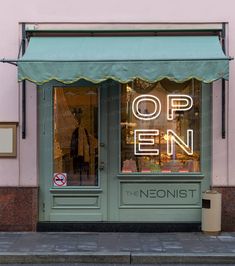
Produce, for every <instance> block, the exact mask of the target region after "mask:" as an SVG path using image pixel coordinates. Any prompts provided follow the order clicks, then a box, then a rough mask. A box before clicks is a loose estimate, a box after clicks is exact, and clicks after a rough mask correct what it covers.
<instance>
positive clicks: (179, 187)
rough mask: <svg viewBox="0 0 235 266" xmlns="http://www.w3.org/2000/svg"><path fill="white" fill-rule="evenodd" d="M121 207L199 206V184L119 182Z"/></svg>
mask: <svg viewBox="0 0 235 266" xmlns="http://www.w3.org/2000/svg"><path fill="white" fill-rule="evenodd" d="M120 198H121V203H120V205H121V206H128V205H131V206H146V205H151V206H152V205H155V206H161V205H163V206H166V205H171V206H177V205H197V206H200V183H196V182H195V183H180V182H173V183H165V182H162V183H159V182H148V183H144V182H133V183H132V182H121V197H120Z"/></svg>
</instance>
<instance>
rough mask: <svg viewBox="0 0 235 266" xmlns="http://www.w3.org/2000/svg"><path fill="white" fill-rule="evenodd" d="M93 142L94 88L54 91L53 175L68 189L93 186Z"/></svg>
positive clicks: (95, 156)
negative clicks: (61, 178) (64, 180)
mask: <svg viewBox="0 0 235 266" xmlns="http://www.w3.org/2000/svg"><path fill="white" fill-rule="evenodd" d="M97 143H98V92H97V88H93V87H92V88H88V87H85V88H83V87H79V88H73V87H72V88H60V87H56V88H54V173H65V174H66V176H67V184H66V185H68V186H97V185H98V172H97V169H98V168H97V167H98V145H97Z"/></svg>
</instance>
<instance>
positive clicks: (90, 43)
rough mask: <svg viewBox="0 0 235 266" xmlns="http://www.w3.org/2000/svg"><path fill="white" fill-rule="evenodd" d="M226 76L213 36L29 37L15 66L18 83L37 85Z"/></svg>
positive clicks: (225, 63) (224, 61)
mask: <svg viewBox="0 0 235 266" xmlns="http://www.w3.org/2000/svg"><path fill="white" fill-rule="evenodd" d="M228 75H229V58H228V57H226V56H225V55H224V53H223V51H222V49H221V45H220V42H219V39H218V37H217V36H167V37H166V36H164V37H163V36H161V37H155V36H154V37H31V38H30V42H29V46H28V48H27V50H26V53H25V54H24V56H23V57H22V58H21V59H20V60H19V61H18V77H19V81H22V80H29V81H32V82H34V83H36V84H43V83H45V82H48V81H50V80H57V81H60V82H63V83H66V84H69V83H73V82H75V81H78V80H80V79H85V80H88V81H91V82H93V83H99V82H102V81H104V80H107V79H113V80H116V81H119V82H121V83H126V82H129V81H132V80H134V79H135V78H140V79H142V80H145V81H148V82H156V81H159V80H161V79H163V78H168V79H170V80H172V81H176V82H183V81H186V80H188V79H191V78H195V79H198V80H201V81H203V82H206V83H209V82H212V81H215V80H217V79H221V78H224V79H226V80H227V79H228Z"/></svg>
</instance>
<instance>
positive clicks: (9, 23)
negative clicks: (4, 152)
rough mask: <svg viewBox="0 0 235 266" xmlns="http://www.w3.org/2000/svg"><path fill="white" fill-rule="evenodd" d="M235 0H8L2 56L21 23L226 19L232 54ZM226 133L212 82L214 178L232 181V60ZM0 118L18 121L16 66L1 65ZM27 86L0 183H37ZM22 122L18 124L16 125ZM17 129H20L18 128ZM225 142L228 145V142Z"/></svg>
mask: <svg viewBox="0 0 235 266" xmlns="http://www.w3.org/2000/svg"><path fill="white" fill-rule="evenodd" d="M234 9H235V2H234V1H233V0H224V1H218V0H206V1H205V0H197V1H190V0H175V1H173V0H164V1H162V0H145V1H141V0H139V1H136V0H99V1H94V0H93V1H92V0H86V1H84V0H83V1H81V0H66V1H65V0H50V1H48V0H33V1H32V0H21V1H15V0H8V1H1V2H0V10H1V16H0V58H2V57H6V58H16V57H17V54H18V47H19V41H20V33H19V22H187V23H189V22H229V32H228V36H229V54H230V55H234V54H235V35H234V32H235V16H234ZM230 70H231V71H230V73H231V78H230V89H229V98H228V103H227V104H228V109H229V116H228V124H229V126H228V129H227V130H228V137H227V139H226V140H222V139H221V136H220V128H221V122H220V119H219V117H220V108H221V105H220V100H221V99H220V97H221V96H220V86H219V82H217V83H216V84H214V91H213V93H214V107H213V112H214V118H213V123H214V124H213V128H214V136H213V144H214V147H213V158H214V162H213V177H214V178H213V183H214V184H215V185H235V177H234V176H233V173H234V172H235V166H234V162H233V153H234V151H235V140H234V139H235V138H234V137H235V123H234V118H233V116H234V113H235V108H234V104H233V100H234V99H235V90H234V89H233V88H234V87H235V76H234V75H233V73H234V62H231V63H230ZM0 81H1V88H0V102H1V104H0V121H19V117H20V111H19V110H20V106H19V104H20V100H19V98H20V96H19V87H18V84H17V81H16V67H14V66H10V65H7V64H0ZM31 87H32V88H28V91H27V111H28V113H27V119H28V122H27V123H28V126H27V139H26V140H22V139H21V137H20V136H19V139H18V141H19V145H18V157H17V159H0V176H1V178H0V186H7V185H11V186H14V185H16V186H18V185H22V186H33V185H37V178H36V177H37V163H36V161H37V151H36V143H37V136H36V90H35V88H34V86H31ZM20 126H21V125H20ZM19 129H20V128H19ZM228 142H229V145H228Z"/></svg>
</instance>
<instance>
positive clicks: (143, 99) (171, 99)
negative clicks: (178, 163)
mask: <svg viewBox="0 0 235 266" xmlns="http://www.w3.org/2000/svg"><path fill="white" fill-rule="evenodd" d="M142 103H152V104H153V106H154V108H153V111H152V112H150V113H143V112H141V108H139V107H140V105H141V104H142ZM192 106H193V99H192V97H190V96H189V95H184V94H169V95H167V120H168V121H172V120H173V119H174V117H175V115H176V112H179V111H181V112H185V111H188V110H190V109H191V108H192ZM161 109H162V107H161V101H160V100H159V98H158V97H156V96H154V95H149V94H144V95H140V96H138V97H136V98H135V99H134V100H133V102H132V112H133V114H134V116H135V117H136V118H137V119H139V120H145V121H150V120H153V119H157V118H158V116H159V115H160V113H161ZM186 134H187V140H186V142H185V141H184V140H183V139H182V138H181V137H180V136H178V135H177V134H176V133H175V132H174V131H173V130H172V129H167V133H166V141H167V154H168V155H173V153H174V145H175V144H177V145H178V146H179V147H180V148H181V149H182V150H183V151H184V152H185V153H187V154H188V155H193V130H192V129H187V132H186ZM158 136H159V130H158V129H135V130H134V153H135V155H159V149H158V148H156V145H155V138H156V137H158Z"/></svg>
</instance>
